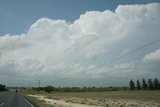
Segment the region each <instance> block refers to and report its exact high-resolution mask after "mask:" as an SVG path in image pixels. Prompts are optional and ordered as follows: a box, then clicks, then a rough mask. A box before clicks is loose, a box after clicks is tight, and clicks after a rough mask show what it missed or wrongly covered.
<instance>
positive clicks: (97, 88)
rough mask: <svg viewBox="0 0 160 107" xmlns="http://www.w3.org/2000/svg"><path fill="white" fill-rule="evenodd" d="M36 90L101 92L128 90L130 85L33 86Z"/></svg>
mask: <svg viewBox="0 0 160 107" xmlns="http://www.w3.org/2000/svg"><path fill="white" fill-rule="evenodd" d="M32 89H33V90H36V91H46V92H48V93H50V92H101V91H119V90H128V87H112V86H110V87H54V86H46V87H32Z"/></svg>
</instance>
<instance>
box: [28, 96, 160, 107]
mask: <svg viewBox="0 0 160 107" xmlns="http://www.w3.org/2000/svg"><path fill="white" fill-rule="evenodd" d="M29 96H32V97H36V98H38V99H40V100H44V101H45V102H46V103H47V104H51V105H54V106H56V107H160V105H159V104H157V103H155V102H148V101H133V100H111V99H91V98H79V97H71V98H66V97H47V96H42V95H29Z"/></svg>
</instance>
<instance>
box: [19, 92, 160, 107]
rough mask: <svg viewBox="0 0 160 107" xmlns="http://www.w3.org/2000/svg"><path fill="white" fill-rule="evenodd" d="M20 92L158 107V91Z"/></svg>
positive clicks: (96, 103)
mask: <svg viewBox="0 0 160 107" xmlns="http://www.w3.org/2000/svg"><path fill="white" fill-rule="evenodd" d="M22 92H23V93H25V94H26V95H28V94H30V95H31V94H33V95H39V96H44V98H46V99H52V100H63V101H65V102H69V103H77V104H86V105H94V106H101V107H107V106H110V107H127V106H130V107H132V106H134V107H142V106H143V107H160V91H105V92H52V93H50V94H48V93H46V92H36V91H22ZM44 100H45V99H44ZM50 102H51V101H50ZM62 107H63V106H62ZM64 107H65V106H64Z"/></svg>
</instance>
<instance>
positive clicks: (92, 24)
mask: <svg viewBox="0 0 160 107" xmlns="http://www.w3.org/2000/svg"><path fill="white" fill-rule="evenodd" d="M159 11H160V1H159V0H128V1H127V0H91V1H89V0H88V1H87V0H0V83H2V84H6V85H8V86H29V85H30V86H38V81H39V80H40V81H41V85H42V86H46V85H54V86H61V87H65V86H80V87H83V86H98V87H99V86H127V85H128V82H129V80H130V79H133V80H137V79H140V80H142V78H152V79H154V78H158V79H160V78H159V77H160V71H159V69H160V66H159V65H160V41H157V42H155V43H154V44H151V45H149V46H146V47H145V48H143V49H141V50H138V51H136V52H133V53H132V54H129V55H127V56H125V57H122V58H121V59H118V60H115V61H112V60H114V59H116V58H119V57H121V56H123V55H126V54H127V53H130V52H132V51H133V50H135V49H138V48H140V47H143V46H145V45H147V44H150V43H151V42H153V41H155V40H159V39H160V30H159V28H160V12H159ZM104 63H105V64H104ZM100 65H102V66H100ZM99 66H100V67H99Z"/></svg>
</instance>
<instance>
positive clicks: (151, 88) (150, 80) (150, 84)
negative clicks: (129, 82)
mask: <svg viewBox="0 0 160 107" xmlns="http://www.w3.org/2000/svg"><path fill="white" fill-rule="evenodd" d="M147 82H148V89H149V90H154V86H153V82H152V79H148V81H147Z"/></svg>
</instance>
